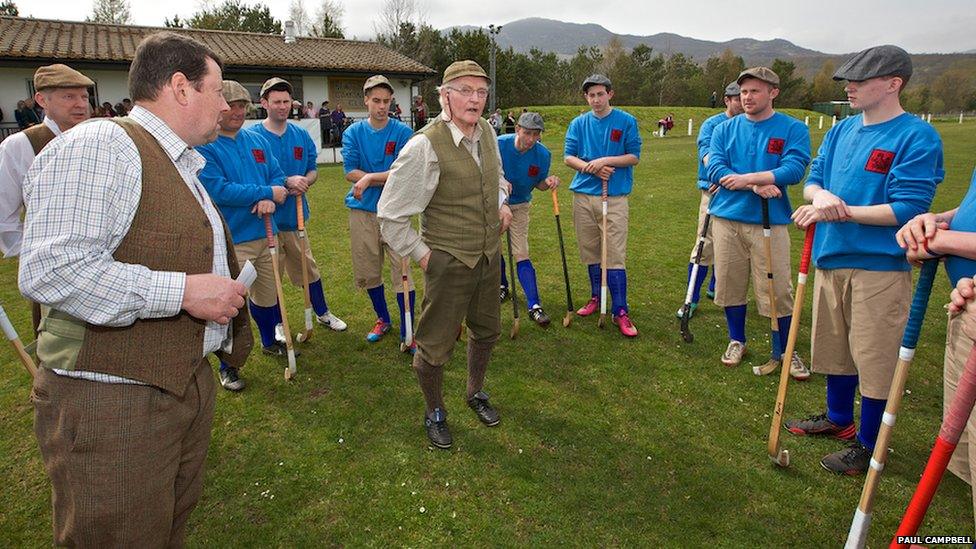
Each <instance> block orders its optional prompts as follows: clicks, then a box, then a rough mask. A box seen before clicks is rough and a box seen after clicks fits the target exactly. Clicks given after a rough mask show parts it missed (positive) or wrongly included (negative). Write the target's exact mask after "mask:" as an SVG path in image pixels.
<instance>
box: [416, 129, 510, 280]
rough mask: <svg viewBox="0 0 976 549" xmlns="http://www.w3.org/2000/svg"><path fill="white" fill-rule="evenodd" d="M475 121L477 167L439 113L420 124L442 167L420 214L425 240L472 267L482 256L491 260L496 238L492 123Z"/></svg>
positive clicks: (496, 172) (495, 251) (495, 157)
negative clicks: (479, 164) (479, 128)
mask: <svg viewBox="0 0 976 549" xmlns="http://www.w3.org/2000/svg"><path fill="white" fill-rule="evenodd" d="M478 124H479V125H480V127H481V139H479V140H478V153H479V156H480V158H481V166H480V167H479V166H478V163H476V162H475V161H474V158H473V157H472V156H471V153H470V152H468V149H467V148H466V147H465V146H464V144H463V143H458V144H457V145H455V144H454V139H453V138H452V136H451V130H450V128H449V127H448V126H447V124H446V123H445V122H444V121H443V120H441V119H440V118H438V119H437V120H436V121H434V122H432V123H431V124H429V125H428V126H427V127H425V128H424V129H423V130H421V133H422V134H424V135H426V136H427V139H429V140H430V143H431V146H432V147H433V149H434V153H435V154H436V155H437V164H438V166H439V168H440V180H439V181H438V182H437V190H436V191H434V195H433V197H431V200H430V203H429V204H428V205H427V209H425V210H424V211H423V213H422V214H421V216H420V224H421V227H422V229H423V238H424V241H425V242H426V244H427V245H428V246H429V247H431V248H432V249H435V250H442V251H445V252H447V253H449V254H451V255H452V256H454V257H456V258H457V259H458V260H459V261H461V262H462V263H464V264H465V265H467V266H468V268H471V269H473V268H474V267H475V266H476V265H477V264H478V261H479V260H480V259H481V256H485V257H487V258H488V260H489V261H492V260H494V258H495V256H496V255H497V254H498V239H499V221H498V180H499V177H500V171H501V166H500V165H499V162H498V152H497V144H496V143H495V141H494V139H493V138H492V137H493V136H494V130H492V128H491V126H489V125H488V123H487V122H485V121H484V120H479V122H478Z"/></svg>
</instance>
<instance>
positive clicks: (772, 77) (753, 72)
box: [735, 67, 779, 88]
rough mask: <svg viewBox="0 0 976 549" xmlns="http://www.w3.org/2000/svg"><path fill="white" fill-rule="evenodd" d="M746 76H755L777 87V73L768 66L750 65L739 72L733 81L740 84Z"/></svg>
mask: <svg viewBox="0 0 976 549" xmlns="http://www.w3.org/2000/svg"><path fill="white" fill-rule="evenodd" d="M746 78H756V79H758V80H762V81H763V82H766V83H767V84H770V85H771V86H774V87H777V88H778V87H779V75H778V74H776V73H775V72H773V69H771V68H769V67H752V68H751V69H746V70H744V71H742V72H740V73H739V77H738V78H736V79H735V83H736V84H739V85H740V86H741V85H742V81H743V80H745V79H746Z"/></svg>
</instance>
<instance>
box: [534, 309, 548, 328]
mask: <svg viewBox="0 0 976 549" xmlns="http://www.w3.org/2000/svg"><path fill="white" fill-rule="evenodd" d="M529 318H531V319H532V320H533V321H534V322H535V323H536V324H538V325H539V326H542V327H543V328H545V327H546V326H548V325H549V323H550V322H552V320H551V319H550V318H549V315H547V314H546V312H545V311H543V310H542V307H534V308H532V309H529Z"/></svg>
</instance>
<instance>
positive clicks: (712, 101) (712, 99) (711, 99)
mask: <svg viewBox="0 0 976 549" xmlns="http://www.w3.org/2000/svg"><path fill="white" fill-rule="evenodd" d="M716 103H718V94H716V93H715V92H712V96H711V97H709V98H708V106H709V107H711V108H713V109H714V108H715V104H716Z"/></svg>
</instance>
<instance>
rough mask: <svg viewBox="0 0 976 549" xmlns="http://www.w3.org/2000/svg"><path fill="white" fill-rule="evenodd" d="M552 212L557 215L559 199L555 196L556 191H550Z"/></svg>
mask: <svg viewBox="0 0 976 549" xmlns="http://www.w3.org/2000/svg"><path fill="white" fill-rule="evenodd" d="M552 211H553V212H554V213H555V214H556V215H559V197H558V196H556V189H553V190H552Z"/></svg>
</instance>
